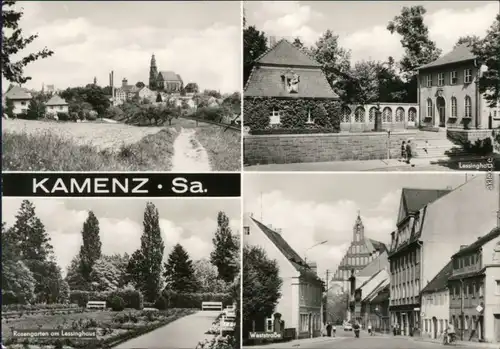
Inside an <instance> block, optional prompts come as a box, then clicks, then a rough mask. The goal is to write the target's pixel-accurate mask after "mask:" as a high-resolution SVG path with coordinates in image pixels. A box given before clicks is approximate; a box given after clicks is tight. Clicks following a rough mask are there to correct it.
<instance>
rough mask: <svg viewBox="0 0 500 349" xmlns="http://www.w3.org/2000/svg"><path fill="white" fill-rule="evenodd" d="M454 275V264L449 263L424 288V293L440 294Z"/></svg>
mask: <svg viewBox="0 0 500 349" xmlns="http://www.w3.org/2000/svg"><path fill="white" fill-rule="evenodd" d="M452 273H453V263H452V261H449V262H448V264H446V265H445V266H444V268H443V269H441V271H440V272H439V273H437V275H436V276H435V277H434V279H432V280H431V281H430V282H429V283H428V284H427V286H425V287H424V289H423V290H422V293H432V292H439V291H443V290H445V289H446V287H447V286H446V285H447V283H448V278H449V277H450V276H451V275H452Z"/></svg>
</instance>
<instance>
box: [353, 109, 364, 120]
mask: <svg viewBox="0 0 500 349" xmlns="http://www.w3.org/2000/svg"><path fill="white" fill-rule="evenodd" d="M354 122H360V123H363V122H365V108H363V107H357V108H356V111H355V112H354Z"/></svg>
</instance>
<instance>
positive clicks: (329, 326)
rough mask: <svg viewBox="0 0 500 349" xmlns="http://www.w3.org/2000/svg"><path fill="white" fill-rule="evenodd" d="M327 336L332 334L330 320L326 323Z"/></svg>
mask: <svg viewBox="0 0 500 349" xmlns="http://www.w3.org/2000/svg"><path fill="white" fill-rule="evenodd" d="M326 336H327V337H331V336H332V324H331V323H329V322H328V323H327V324H326Z"/></svg>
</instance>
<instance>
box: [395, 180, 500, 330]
mask: <svg viewBox="0 0 500 349" xmlns="http://www.w3.org/2000/svg"><path fill="white" fill-rule="evenodd" d="M469 178H470V177H469ZM484 181H485V177H484V176H483V175H477V176H475V177H473V178H472V179H468V178H466V180H465V182H464V184H462V185H461V186H459V187H457V188H455V189H453V190H451V189H445V190H444V189H443V190H436V189H406V188H405V189H403V191H402V194H401V201H400V207H399V215H398V219H397V231H396V232H393V233H392V234H391V236H392V239H391V247H390V250H389V262H390V266H391V305H390V311H391V323H392V324H396V323H397V324H399V325H400V328H401V330H402V334H406V335H409V334H410V333H413V331H414V330H415V329H419V330H420V331H421V329H422V327H421V326H422V323H421V304H420V292H421V290H422V289H423V288H424V287H425V286H426V285H427V284H428V283H429V282H430V281H431V280H432V279H433V278H434V277H435V276H436V274H437V273H438V272H439V271H440V270H441V269H442V268H443V267H444V266H445V265H446V264H447V263H448V262H449V260H450V257H451V256H452V255H453V254H454V253H455V252H456V251H457V250H458V248H459V247H460V245H463V244H466V243H467V242H468V241H470V239H471V237H473V236H477V235H480V234H481V233H482V232H483V231H485V230H486V229H488V228H489V227H491V226H492V225H494V224H496V209H497V207H498V205H497V202H498V192H496V191H494V190H489V189H488V188H487V187H486V186H485V184H484ZM492 208H495V210H493V209H492Z"/></svg>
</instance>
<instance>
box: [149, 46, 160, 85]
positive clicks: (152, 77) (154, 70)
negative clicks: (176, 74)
mask: <svg viewBox="0 0 500 349" xmlns="http://www.w3.org/2000/svg"><path fill="white" fill-rule="evenodd" d="M157 79H158V67H157V66H156V58H155V54H154V53H153V54H152V55H151V64H150V66H149V88H150V89H151V90H153V91H154V90H155V89H156V87H157V86H156V80H157Z"/></svg>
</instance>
